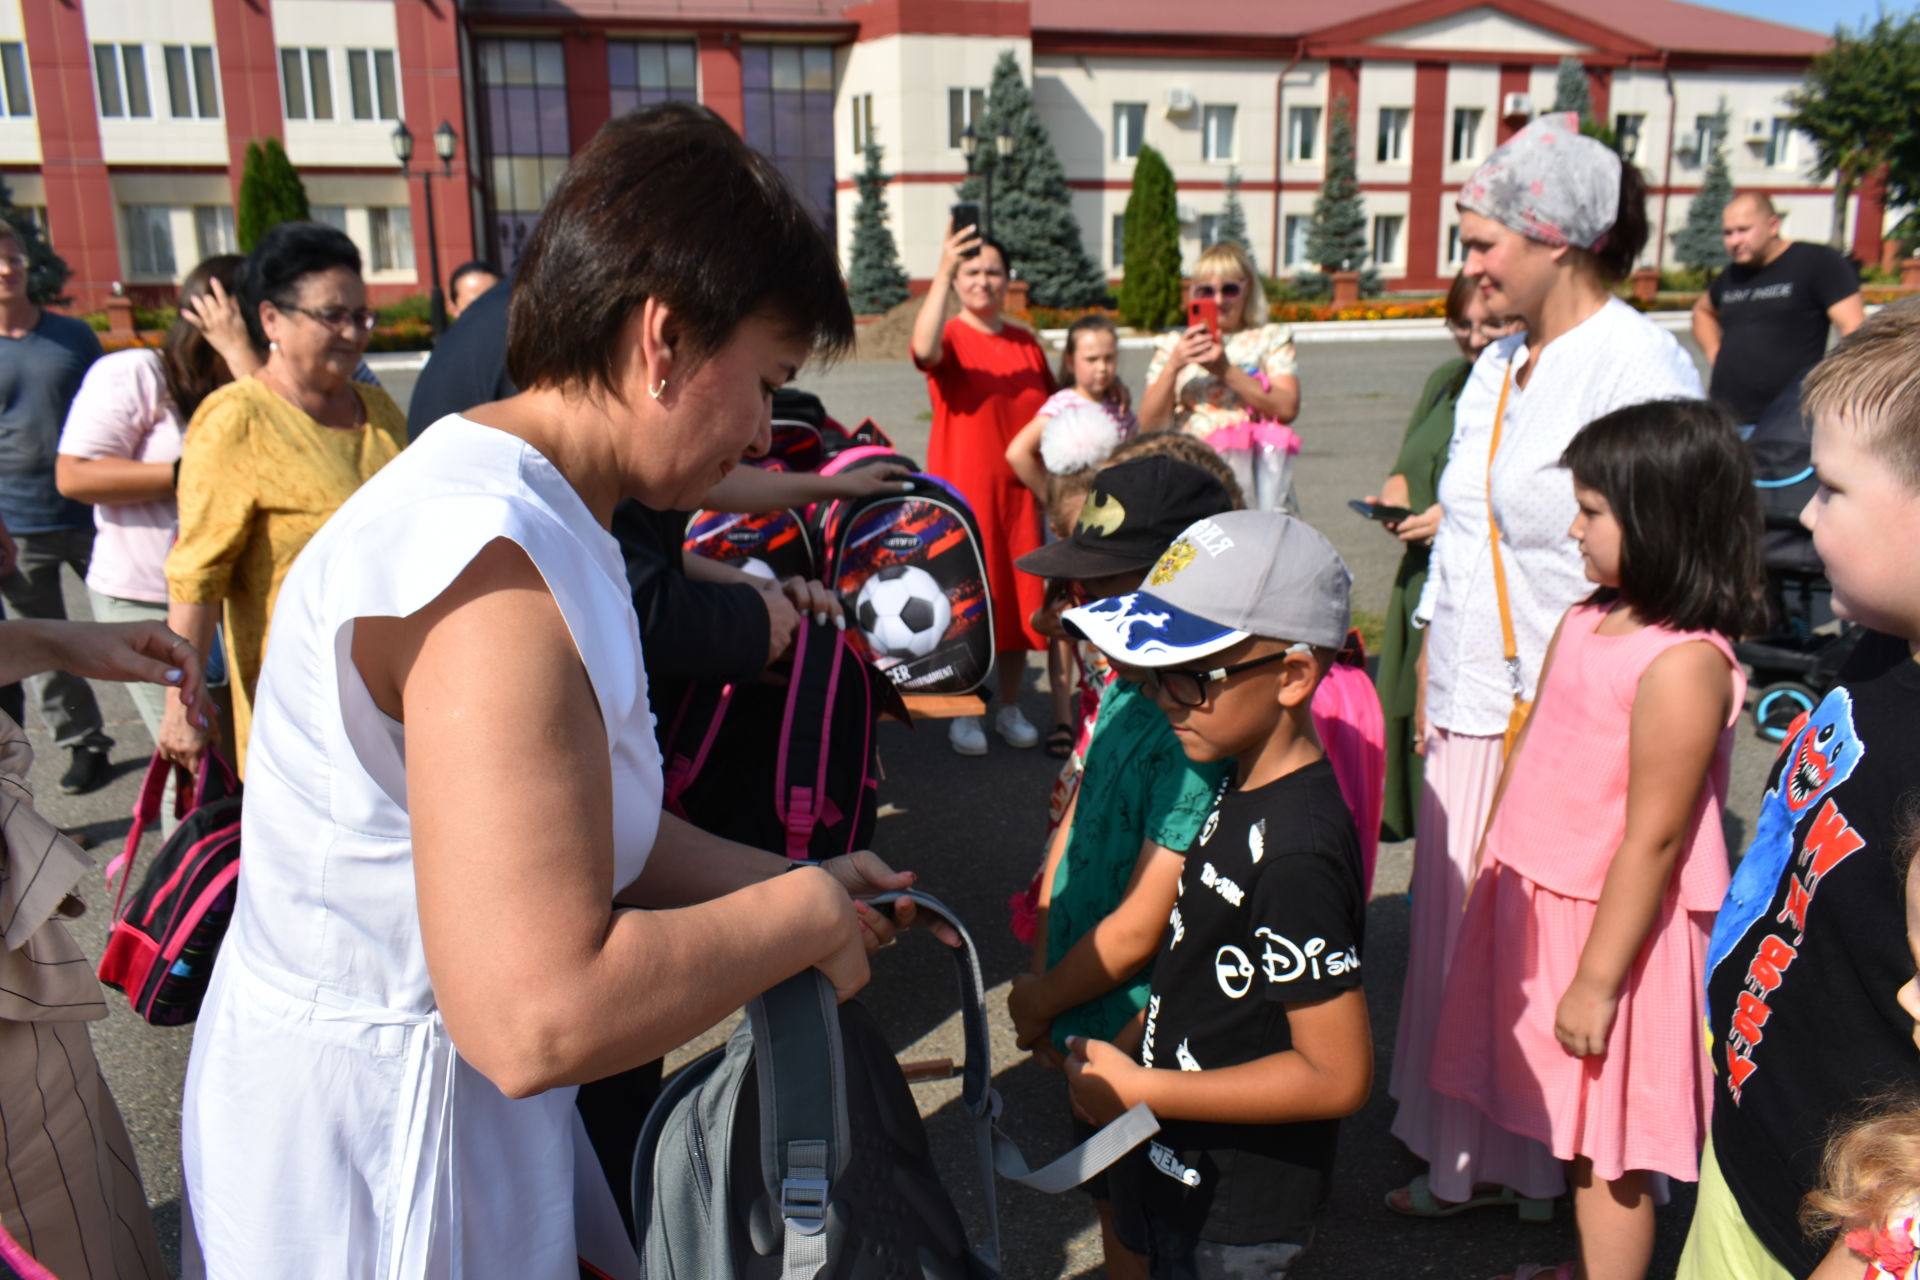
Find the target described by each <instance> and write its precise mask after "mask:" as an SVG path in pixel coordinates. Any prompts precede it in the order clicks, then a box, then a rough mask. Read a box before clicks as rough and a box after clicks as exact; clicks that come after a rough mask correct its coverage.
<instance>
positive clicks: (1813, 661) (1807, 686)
mask: <svg viewBox="0 0 1920 1280" xmlns="http://www.w3.org/2000/svg"><path fill="white" fill-rule="evenodd" d="M1803 376H1804V375H1803ZM1800 383H1801V379H1800V378H1795V379H1794V380H1793V382H1792V383H1791V384H1790V385H1789V386H1788V387H1787V388H1786V390H1784V391H1782V392H1781V393H1780V395H1779V397H1778V398H1777V399H1776V400H1774V402H1773V403H1772V404H1771V405H1769V406H1768V407H1767V410H1766V412H1764V413H1762V414H1761V415H1760V420H1759V422H1757V423H1756V424H1754V428H1753V434H1752V435H1751V436H1750V437H1748V440H1747V446H1748V448H1749V449H1750V450H1751V451H1752V454H1753V475H1754V481H1753V483H1754V488H1755V490H1756V492H1757V495H1758V497H1759V499H1760V517H1761V524H1762V533H1761V543H1760V546H1761V555H1762V559H1763V561H1764V564H1765V566H1766V576H1767V587H1766V590H1767V612H1768V616H1769V622H1770V625H1769V628H1768V630H1767V632H1766V634H1765V635H1761V636H1755V637H1752V638H1750V639H1748V640H1746V641H1744V642H1742V643H1740V644H1736V645H1734V646H1733V651H1734V654H1735V655H1736V656H1737V657H1738V658H1739V659H1740V661H1741V662H1743V663H1745V664H1746V665H1747V666H1748V667H1749V668H1750V669H1751V670H1752V672H1753V679H1752V685H1753V688H1754V690H1755V691H1756V692H1755V697H1754V703H1753V720H1754V727H1755V729H1757V730H1758V732H1759V734H1760V736H1761V737H1763V738H1766V739H1768V740H1770V741H1773V742H1780V741H1783V740H1784V739H1785V738H1786V736H1787V729H1788V727H1789V726H1790V725H1792V724H1793V722H1794V721H1795V720H1797V719H1799V717H1800V716H1801V715H1802V714H1804V713H1805V712H1808V711H1811V710H1813V708H1814V707H1816V706H1818V705H1819V703H1820V699H1821V698H1823V697H1825V696H1826V694H1827V691H1828V690H1829V689H1831V688H1833V686H1834V684H1835V683H1836V682H1837V681H1838V679H1839V674H1840V668H1841V667H1842V666H1843V665H1844V664H1845V663H1846V660H1847V657H1848V655H1849V654H1851V653H1852V652H1853V648H1854V646H1855V645H1856V644H1858V643H1859V641H1860V635H1861V629H1860V628H1859V627H1857V626H1854V625H1852V624H1851V623H1842V622H1840V621H1839V620H1838V619H1836V618H1835V617H1834V616H1833V609H1832V605H1831V598H1832V594H1833V591H1832V587H1831V586H1830V585H1829V584H1828V582H1827V577H1826V567H1825V566H1824V565H1822V564H1821V563H1820V556H1819V554H1818V553H1817V552H1815V551H1814V549H1813V535H1812V534H1810V533H1808V532H1807V530H1806V528H1805V527H1804V526H1803V525H1801V523H1800V512H1801V511H1802V510H1803V509H1804V508H1805V507H1806V505H1807V502H1808V500H1809V499H1811V498H1812V497H1813V494H1814V490H1815V489H1817V488H1818V487H1819V484H1818V482H1817V481H1816V480H1815V479H1814V476H1813V461H1812V447H1813V431H1812V424H1811V423H1809V422H1807V421H1806V419H1805V417H1804V416H1802V414H1801V412H1800Z"/></svg>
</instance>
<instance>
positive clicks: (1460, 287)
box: [1447, 271, 1480, 329]
mask: <svg viewBox="0 0 1920 1280" xmlns="http://www.w3.org/2000/svg"><path fill="white" fill-rule="evenodd" d="M1479 288H1480V277H1478V276H1470V275H1468V274H1467V273H1466V272H1464V271H1462V272H1461V273H1460V274H1459V275H1457V276H1455V277H1454V278H1453V283H1452V284H1451V285H1449V286H1447V327H1448V328H1451V329H1464V328H1466V327H1467V304H1468V303H1469V302H1472V301H1473V295H1474V292H1475V291H1476V290H1478V289H1479Z"/></svg>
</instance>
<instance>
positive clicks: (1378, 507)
mask: <svg viewBox="0 0 1920 1280" xmlns="http://www.w3.org/2000/svg"><path fill="white" fill-rule="evenodd" d="M1347 505H1348V506H1350V507H1352V508H1353V509H1354V510H1355V511H1357V512H1359V513H1360V514H1361V515H1363V516H1365V517H1366V518H1367V519H1369V520H1379V521H1381V522H1382V523H1385V524H1391V523H1393V522H1394V521H1396V520H1405V519H1406V518H1407V517H1408V516H1410V515H1412V514H1413V512H1411V511H1409V510H1407V508H1405V507H1390V506H1388V505H1386V504H1385V503H1384V502H1365V501H1362V500H1361V499H1359V498H1350V499H1348V501H1347Z"/></svg>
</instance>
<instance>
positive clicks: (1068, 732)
mask: <svg viewBox="0 0 1920 1280" xmlns="http://www.w3.org/2000/svg"><path fill="white" fill-rule="evenodd" d="M1047 754H1048V755H1050V756H1052V757H1053V758H1054V759H1055V760H1065V759H1066V758H1067V757H1068V756H1070V755H1072V754H1073V726H1072V725H1068V724H1057V725H1055V726H1053V732H1052V733H1049V734H1048V735H1047Z"/></svg>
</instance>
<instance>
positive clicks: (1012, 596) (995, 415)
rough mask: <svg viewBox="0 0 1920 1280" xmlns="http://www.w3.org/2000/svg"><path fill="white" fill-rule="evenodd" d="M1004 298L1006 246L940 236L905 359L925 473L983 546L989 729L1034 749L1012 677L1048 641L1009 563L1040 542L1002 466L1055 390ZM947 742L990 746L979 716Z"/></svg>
mask: <svg viewBox="0 0 1920 1280" xmlns="http://www.w3.org/2000/svg"><path fill="white" fill-rule="evenodd" d="M969 254H971V256H968V255H969ZM949 288H952V289H953V290H954V291H955V292H957V293H958V294H959V295H960V314H959V315H957V316H955V317H954V318H953V319H951V320H946V321H945V323H944V324H943V323H942V321H943V319H944V317H945V316H946V310H947V290H948V289H949ZM1006 301H1007V255H1006V251H1005V250H1004V249H1002V248H1001V247H1000V246H999V245H997V244H995V243H993V242H992V241H991V240H982V239H981V238H980V235H979V233H978V230H977V228H974V227H963V228H962V229H961V230H959V231H956V232H954V233H953V234H951V235H949V236H948V237H947V240H946V244H945V245H944V246H943V247H942V249H941V251H940V267H939V269H938V270H937V271H936V272H935V273H934V277H933V287H932V288H931V289H929V290H928V291H927V297H926V301H925V302H924V303H922V304H921V307H920V315H919V317H918V318H917V319H915V321H914V325H913V363H914V367H915V368H917V369H919V370H921V371H922V372H923V373H925V374H926V375H927V389H928V391H929V393H930V394H931V396H932V398H933V433H932V438H931V440H930V441H929V443H928V446H927V470H928V471H930V472H931V473H933V474H934V475H937V476H940V477H942V478H943V479H946V480H948V481H950V482H951V483H952V484H953V485H954V486H955V487H956V488H958V489H959V490H960V492H961V493H962V494H964V495H965V496H966V499H967V501H968V502H969V503H971V504H972V505H973V514H974V517H975V519H977V520H978V521H979V522H980V535H981V538H982V540H983V541H984V542H985V543H986V545H985V547H984V548H982V550H983V551H984V553H985V556H986V561H987V592H988V595H989V597H990V598H991V600H992V602H993V648H994V653H995V655H996V657H997V658H998V659H999V662H998V666H999V681H1000V710H999V711H998V713H996V714H995V716H994V720H993V727H994V730H995V731H996V732H998V733H999V735H1000V736H1001V737H1002V738H1004V739H1006V742H1007V745H1008V746H1013V747H1031V746H1033V745H1034V744H1035V743H1036V742H1038V741H1039V740H1040V732H1039V730H1037V729H1035V728H1034V727H1033V725H1032V724H1031V723H1029V722H1028V720H1027V718H1026V717H1025V716H1024V715H1022V714H1021V713H1020V684H1021V680H1022V678H1023V677H1024V676H1025V674H1026V655H1027V653H1028V652H1029V651H1030V650H1034V649H1040V648H1044V647H1045V643H1046V642H1045V641H1044V640H1042V639H1041V638H1040V636H1039V634H1038V633H1037V632H1035V631H1034V630H1033V627H1032V625H1031V624H1030V621H1029V620H1030V619H1031V618H1032V617H1033V613H1034V611H1035V610H1036V609H1038V608H1039V607H1040V600H1041V594H1042V589H1043V586H1044V584H1043V583H1042V582H1041V580H1040V579H1038V578H1036V577H1034V576H1032V575H1031V574H1024V573H1019V572H1016V571H1015V570H1014V567H1013V562H1014V561H1015V560H1016V559H1018V558H1019V557H1020V556H1022V555H1025V554H1026V553H1027V552H1029V551H1032V550H1033V549H1034V548H1036V547H1038V546H1039V545H1040V506H1039V503H1038V502H1037V501H1036V500H1035V498H1034V496H1033V493H1032V491H1030V490H1029V489H1028V488H1027V487H1026V486H1025V485H1024V484H1022V483H1020V478H1019V477H1018V476H1016V475H1015V474H1014V472H1013V468H1012V467H1010V466H1008V465H1007V457H1006V453H1007V445H1008V444H1009V443H1010V442H1011V441H1012V440H1013V437H1014V436H1015V435H1017V434H1018V433H1019V431H1020V428H1022V427H1024V426H1026V425H1027V423H1029V422H1031V421H1033V416H1034V414H1035V413H1037V412H1038V411H1039V409H1040V406H1041V405H1042V404H1044V403H1046V399H1047V397H1048V396H1050V395H1052V394H1053V392H1054V390H1055V385H1054V380H1053V371H1052V369H1051V368H1049V367H1048V362H1047V352H1046V348H1045V347H1043V346H1041V345H1040V341H1039V339H1037V338H1035V337H1034V336H1033V334H1032V333H1031V332H1030V331H1028V330H1026V329H1023V328H1021V327H1019V326H1018V325H1011V324H1008V323H1007V322H1006V320H1005V319H1004V318H1003V317H1002V316H1001V314H1000V312H1001V308H1002V307H1004V306H1005V305H1006ZM949 741H950V742H951V743H952V745H953V749H954V750H955V751H958V752H959V753H960V754H961V755H965V756H979V755H985V754H986V752H987V735H986V731H985V729H984V728H983V727H982V726H981V723H980V718H979V717H977V716H965V717H962V718H960V719H957V720H954V721H953V722H952V725H951V727H950V730H949Z"/></svg>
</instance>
